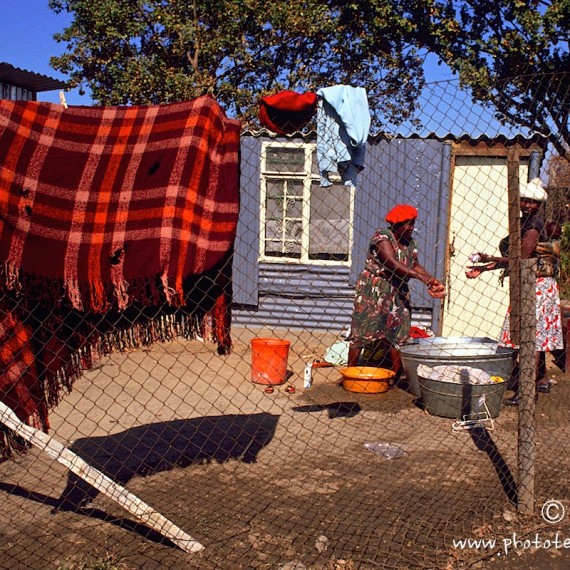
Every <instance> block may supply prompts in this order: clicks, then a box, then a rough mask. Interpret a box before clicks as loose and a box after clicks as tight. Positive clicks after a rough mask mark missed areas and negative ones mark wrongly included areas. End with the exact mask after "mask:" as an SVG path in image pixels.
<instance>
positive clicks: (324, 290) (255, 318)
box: [232, 263, 432, 333]
mask: <svg viewBox="0 0 570 570" xmlns="http://www.w3.org/2000/svg"><path fill="white" fill-rule="evenodd" d="M353 298H354V287H353V286H352V285H350V284H349V269H348V267H316V266H305V265H287V264H269V263H262V264H260V267H259V304H258V306H257V307H245V308H244V307H239V308H237V307H236V308H234V309H233V311H232V323H233V324H236V325H243V326H260V327H261V326H267V327H285V328H302V329H315V330H327V331H331V332H338V333H341V332H344V331H345V330H347V329H348V328H349V327H350V318H351V315H352V302H353ZM431 321H432V313H431V311H430V310H429V309H425V308H424V309H418V310H415V311H414V313H413V322H414V324H415V325H418V326H427V327H429V326H431Z"/></svg>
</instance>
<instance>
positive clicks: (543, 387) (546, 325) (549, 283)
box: [466, 179, 564, 406]
mask: <svg viewBox="0 0 570 570" xmlns="http://www.w3.org/2000/svg"><path fill="white" fill-rule="evenodd" d="M547 197H548V195H547V193H546V191H545V190H544V188H543V186H542V183H541V181H540V180H539V179H534V180H532V181H531V182H529V183H527V184H523V185H521V187H520V208H521V214H522V215H521V239H522V243H521V258H522V259H531V258H538V261H537V274H536V339H535V347H536V353H535V354H536V389H537V392H542V393H548V392H550V382H549V381H548V378H547V376H546V354H545V353H546V352H550V351H552V350H559V349H562V348H564V339H563V335H562V318H561V315H560V296H559V290H558V283H557V281H556V275H555V273H554V271H553V269H552V268H553V267H556V264H546V263H541V259H540V258H539V256H538V254H537V248H538V244H539V242H543V241H545V240H546V239H547V236H546V233H545V226H544V221H543V219H542V218H541V217H540V216H539V215H538V211H539V209H540V206H541V205H542V203H543V202H545V201H546V199H547ZM508 248H509V245H508V237H507V238H505V239H503V240H501V243H500V245H499V250H500V252H501V256H500V257H495V256H492V255H487V254H485V253H479V254H478V255H479V261H480V262H481V263H483V264H484V265H477V266H472V267H469V268H468V269H467V272H466V275H467V277H468V278H470V279H475V278H477V277H479V275H481V273H483V272H484V271H492V270H494V269H507V268H508V267H509V257H508V255H509V254H508ZM499 345H500V346H508V347H511V348H517V347H516V346H515V345H514V344H513V342H512V340H511V335H510V319H509V314H507V316H506V318H505V322H504V324H503V329H502V331H501V335H500V337H499ZM513 388H514V389H515V391H516V389H517V386H516V385H515V386H513ZM505 404H507V405H512V406H516V405H517V404H518V394H515V396H513V397H512V398H508V399H507V400H505Z"/></svg>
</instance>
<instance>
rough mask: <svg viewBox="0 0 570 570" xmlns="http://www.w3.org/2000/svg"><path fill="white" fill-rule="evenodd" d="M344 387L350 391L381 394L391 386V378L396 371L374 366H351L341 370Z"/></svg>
mask: <svg viewBox="0 0 570 570" xmlns="http://www.w3.org/2000/svg"><path fill="white" fill-rule="evenodd" d="M340 373H341V374H342V387H343V388H344V389H345V390H348V391H349V392H360V393H362V394H379V393H381V392H387V391H388V389H389V388H390V378H393V377H394V374H395V373H394V371H392V370H388V369H387V368H375V367H373V366H349V367H348V368H342V369H341V370H340Z"/></svg>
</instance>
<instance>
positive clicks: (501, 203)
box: [442, 156, 528, 339]
mask: <svg viewBox="0 0 570 570" xmlns="http://www.w3.org/2000/svg"><path fill="white" fill-rule="evenodd" d="M527 171H528V169H527V165H526V164H524V165H522V164H521V168H520V172H519V176H520V180H521V181H522V180H526V176H527ZM507 196H508V190H507V163H506V160H505V159H500V158H492V157H475V156H473V157H471V156H466V157H457V158H456V163H455V170H454V179H453V188H452V198H451V221H450V225H449V228H450V235H449V244H450V251H449V271H448V276H447V280H448V281H447V282H448V290H449V294H448V297H447V299H446V301H445V304H444V309H443V325H442V334H443V336H469V337H474V336H479V337H489V338H493V339H496V338H498V336H499V333H500V330H501V326H502V324H503V320H504V318H505V314H506V311H507V308H508V304H509V282H508V279H506V280H505V282H504V283H503V285H502V286H501V284H500V276H501V273H502V272H501V271H500V270H496V271H487V272H485V273H483V274H482V275H481V276H480V277H479V278H477V279H467V277H465V268H466V267H467V266H468V265H470V261H469V254H471V253H473V252H477V251H482V252H484V253H487V254H490V255H499V242H500V240H501V239H502V238H504V237H505V236H507V235H508V233H509V230H508V225H509V222H508V201H507Z"/></svg>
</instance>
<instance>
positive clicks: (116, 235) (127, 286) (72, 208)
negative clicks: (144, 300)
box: [0, 96, 239, 312]
mask: <svg viewBox="0 0 570 570" xmlns="http://www.w3.org/2000/svg"><path fill="white" fill-rule="evenodd" d="M238 148H239V122H238V121H234V120H229V119H227V118H226V117H225V114H224V113H223V111H222V109H221V108H220V107H219V106H218V104H217V103H216V102H215V100H214V99H212V98H211V97H208V96H204V97H199V98H198V99H195V100H193V101H189V102H184V103H176V104H172V105H164V106H158V105H156V106H142V107H141V106H138V107H72V108H69V109H64V108H63V107H62V106H60V105H55V104H51V103H38V102H34V101H27V102H23V101H1V102H0V262H1V263H2V264H3V269H4V272H5V280H6V284H7V286H8V287H9V288H13V287H17V286H19V284H20V283H22V284H23V285H24V288H25V290H27V291H28V290H30V289H31V288H32V287H33V286H34V285H38V284H40V285H41V286H42V287H43V288H44V289H45V288H46V286H50V287H52V288H53V282H54V281H55V282H56V283H57V284H58V285H59V284H61V285H62V286H63V288H64V290H65V293H66V295H67V297H68V298H69V300H70V302H71V304H72V306H73V307H75V308H76V309H86V310H92V311H96V312H102V311H105V310H107V309H108V308H109V305H110V304H111V303H112V302H113V301H114V300H116V302H117V303H118V307H119V308H124V307H126V306H127V304H128V302H129V300H132V299H133V298H136V297H138V296H140V294H141V293H142V292H143V291H144V292H145V294H146V290H147V287H148V286H149V284H150V285H151V286H152V285H154V282H155V279H156V278H157V276H158V277H159V279H160V281H161V283H162V286H163V291H164V293H165V295H166V298H167V300H168V301H169V302H171V303H172V304H182V303H183V300H184V292H183V287H182V281H183V279H184V278H185V277H187V276H188V275H197V274H200V273H203V272H204V271H207V270H208V269H211V268H212V267H213V266H214V265H216V263H218V262H219V261H220V260H221V259H222V258H223V256H224V255H225V254H226V253H227V252H228V250H229V249H230V248H231V246H232V244H233V240H234V237H235V228H236V224H237V214H238V192H239V182H238V171H239V168H238ZM38 281H39V282H40V283H38Z"/></svg>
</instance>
